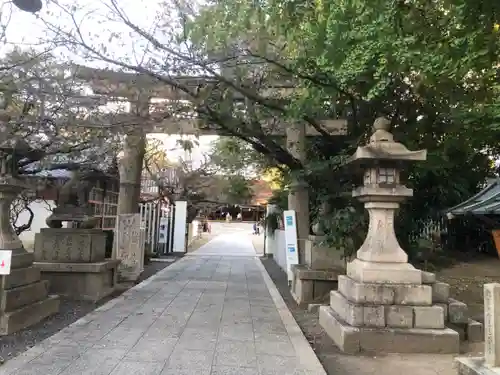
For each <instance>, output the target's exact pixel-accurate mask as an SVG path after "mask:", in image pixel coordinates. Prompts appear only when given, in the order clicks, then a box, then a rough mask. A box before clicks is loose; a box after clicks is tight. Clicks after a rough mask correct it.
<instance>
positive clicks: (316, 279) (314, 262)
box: [292, 236, 345, 305]
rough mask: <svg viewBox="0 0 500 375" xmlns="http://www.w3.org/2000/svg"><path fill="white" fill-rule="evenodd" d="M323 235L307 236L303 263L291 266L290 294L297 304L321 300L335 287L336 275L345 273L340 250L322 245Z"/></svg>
mask: <svg viewBox="0 0 500 375" xmlns="http://www.w3.org/2000/svg"><path fill="white" fill-rule="evenodd" d="M322 240H323V237H321V236H309V238H308V239H307V240H306V241H305V249H304V250H305V252H304V260H305V264H303V265H296V266H293V267H292V272H293V280H292V296H293V298H294V299H295V301H296V302H297V303H298V304H299V305H305V304H309V303H314V302H321V300H322V298H323V297H325V296H326V295H328V293H329V292H330V290H332V289H335V288H336V287H337V277H338V275H341V274H344V273H345V261H344V259H342V252H341V251H337V250H336V249H332V248H329V247H327V246H322V245H320V243H321V242H322Z"/></svg>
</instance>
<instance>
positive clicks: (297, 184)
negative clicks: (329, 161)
mask: <svg viewBox="0 0 500 375" xmlns="http://www.w3.org/2000/svg"><path fill="white" fill-rule="evenodd" d="M286 146H287V149H288V151H289V152H290V154H291V155H292V156H293V157H294V158H295V159H297V160H299V161H300V162H305V161H306V125H305V123H303V122H300V123H293V124H290V125H288V126H287V128H286ZM292 178H293V180H292V182H291V184H290V192H289V194H288V209H289V210H294V211H295V213H296V217H297V238H298V245H299V263H303V262H304V251H305V250H304V249H305V241H306V240H307V239H308V237H309V226H310V224H309V190H308V186H307V183H306V182H305V181H304V179H303V178H301V177H299V176H293V177H292Z"/></svg>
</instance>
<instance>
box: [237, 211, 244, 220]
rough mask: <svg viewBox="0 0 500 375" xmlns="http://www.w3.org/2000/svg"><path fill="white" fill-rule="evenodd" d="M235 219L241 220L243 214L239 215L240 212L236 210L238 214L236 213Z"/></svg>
mask: <svg viewBox="0 0 500 375" xmlns="http://www.w3.org/2000/svg"><path fill="white" fill-rule="evenodd" d="M236 220H239V221H242V220H243V216H242V215H241V212H238V215H236Z"/></svg>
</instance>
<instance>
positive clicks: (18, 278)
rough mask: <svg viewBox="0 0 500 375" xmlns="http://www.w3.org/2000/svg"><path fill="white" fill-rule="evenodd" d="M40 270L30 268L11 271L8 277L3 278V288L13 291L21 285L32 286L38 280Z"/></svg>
mask: <svg viewBox="0 0 500 375" xmlns="http://www.w3.org/2000/svg"><path fill="white" fill-rule="evenodd" d="M40 274H41V271H40V269H38V268H36V267H33V266H30V267H25V268H17V269H12V270H11V272H10V275H7V276H5V277H4V281H3V288H4V289H13V288H17V287H19V286H22V285H28V284H32V283H34V282H36V281H38V280H40Z"/></svg>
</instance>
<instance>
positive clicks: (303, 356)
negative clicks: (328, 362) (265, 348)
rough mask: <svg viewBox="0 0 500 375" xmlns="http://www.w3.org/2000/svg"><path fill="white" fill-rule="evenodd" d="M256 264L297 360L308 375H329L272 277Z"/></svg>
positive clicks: (261, 265)
mask: <svg viewBox="0 0 500 375" xmlns="http://www.w3.org/2000/svg"><path fill="white" fill-rule="evenodd" d="M255 262H256V263H257V266H258V267H259V269H260V271H261V272H262V277H263V278H264V282H265V283H266V286H267V289H268V290H269V293H270V294H271V298H272V299H273V302H274V304H275V306H276V309H277V310H278V313H279V314H280V317H281V320H282V321H283V324H284V325H285V329H286V331H287V333H288V336H289V337H290V341H291V342H292V345H293V347H294V349H295V354H296V356H297V358H299V361H300V364H301V366H302V367H303V368H304V369H305V370H306V371H308V372H307V374H308V375H327V373H326V371H325V369H324V368H323V366H322V365H321V363H320V361H319V359H318V357H317V356H316V353H314V351H313V350H312V348H311V345H309V342H308V341H307V339H306V337H305V336H304V334H303V333H302V330H301V329H300V327H299V325H298V324H297V322H296V321H295V319H294V317H293V315H292V313H291V312H290V310H288V307H287V305H286V303H285V301H284V300H283V298H282V297H281V294H280V292H279V291H278V289H277V288H276V286H275V285H274V282H273V281H272V279H271V277H270V276H269V274H268V273H267V270H266V268H265V267H264V265H263V264H262V262H261V261H260V259H258V258H255Z"/></svg>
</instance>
